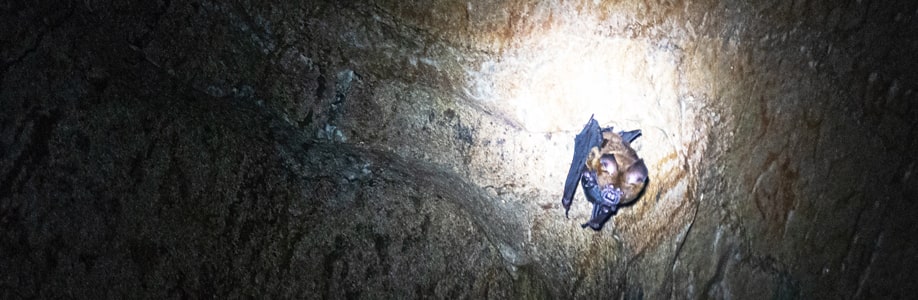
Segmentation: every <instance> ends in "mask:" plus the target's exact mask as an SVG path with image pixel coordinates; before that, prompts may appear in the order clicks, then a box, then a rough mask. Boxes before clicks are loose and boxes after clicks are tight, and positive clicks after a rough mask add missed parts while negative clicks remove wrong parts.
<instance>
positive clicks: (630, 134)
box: [618, 129, 641, 144]
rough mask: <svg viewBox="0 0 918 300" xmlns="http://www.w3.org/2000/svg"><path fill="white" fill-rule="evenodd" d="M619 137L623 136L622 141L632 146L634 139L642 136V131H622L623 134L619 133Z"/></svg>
mask: <svg viewBox="0 0 918 300" xmlns="http://www.w3.org/2000/svg"><path fill="white" fill-rule="evenodd" d="M618 135H621V136H622V140H623V141H626V142H628V143H629V144H630V143H631V142H633V141H634V139H637V138H638V137H639V136H641V130H640V129H636V130H632V131H622V132H619V133H618Z"/></svg>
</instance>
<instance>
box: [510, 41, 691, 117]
mask: <svg viewBox="0 0 918 300" xmlns="http://www.w3.org/2000/svg"><path fill="white" fill-rule="evenodd" d="M570 31H571V30H570V29H568V30H559V31H557V32H550V33H546V34H543V35H536V36H534V37H533V38H532V40H531V41H530V44H529V45H524V46H521V47H519V48H517V49H515V50H513V51H511V52H510V53H508V54H507V55H505V57H504V59H503V62H502V65H501V66H500V67H499V68H498V70H497V71H496V73H495V74H494V77H493V80H494V82H493V86H494V87H495V88H496V89H497V90H498V91H499V93H500V94H502V95H501V96H503V97H502V98H504V99H505V100H506V104H507V105H509V106H510V110H511V111H512V112H513V114H514V115H515V117H516V118H517V120H518V121H519V122H520V123H521V124H522V126H523V127H524V128H525V129H526V130H527V131H530V132H558V131H576V130H579V129H580V127H581V126H583V123H584V122H585V120H586V119H587V118H589V116H590V115H595V116H596V119H597V120H599V121H600V123H602V124H604V125H621V126H637V125H639V124H642V125H646V124H647V123H648V121H649V123H651V124H653V123H660V122H667V121H676V120H675V119H673V118H671V117H673V116H672V115H667V116H662V118H661V116H659V115H658V114H659V113H660V112H661V111H660V109H659V108H660V106H661V105H668V106H670V107H665V109H664V111H663V113H666V114H669V113H670V112H676V113H677V114H678V107H679V104H678V103H677V102H676V91H675V89H676V86H677V85H676V79H677V76H676V74H677V72H676V65H675V63H672V64H670V63H667V62H668V61H675V59H674V58H673V57H672V53H669V52H666V51H665V50H660V49H656V47H654V46H652V45H649V44H648V43H649V42H648V41H646V40H631V39H627V38H620V37H608V36H600V35H598V34H594V33H580V32H570ZM654 125H656V126H658V127H663V128H665V127H669V126H671V125H672V124H654Z"/></svg>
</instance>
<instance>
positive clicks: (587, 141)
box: [561, 116, 602, 215]
mask: <svg viewBox="0 0 918 300" xmlns="http://www.w3.org/2000/svg"><path fill="white" fill-rule="evenodd" d="M601 144H602V133H601V131H600V128H599V122H596V120H595V119H593V116H590V120H589V121H588V122H587V124H586V125H585V126H583V130H581V131H580V133H579V134H577V137H575V138H574V158H573V160H571V168H570V170H569V171H568V172H567V179H566V180H565V181H564V194H563V195H562V196H561V204H562V205H563V206H564V213H565V215H566V214H567V211H568V210H570V207H571V202H572V201H573V199H574V193H575V192H576V191H577V185H578V183H579V182H580V173H581V172H583V170H584V168H586V159H587V156H588V155H589V154H590V149H592V148H593V147H598V146H600V145H601Z"/></svg>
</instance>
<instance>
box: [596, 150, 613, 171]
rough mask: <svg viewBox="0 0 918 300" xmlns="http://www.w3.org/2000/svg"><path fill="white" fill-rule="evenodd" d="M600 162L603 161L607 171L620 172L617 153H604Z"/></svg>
mask: <svg viewBox="0 0 918 300" xmlns="http://www.w3.org/2000/svg"><path fill="white" fill-rule="evenodd" d="M599 162H601V163H602V166H603V167H604V169H605V170H606V172H609V174H614V173H615V172H618V162H616V161H615V155H612V154H608V153H606V154H603V155H602V156H601V157H600V158H599Z"/></svg>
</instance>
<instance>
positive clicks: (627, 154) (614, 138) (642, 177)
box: [586, 131, 647, 203]
mask: <svg viewBox="0 0 918 300" xmlns="http://www.w3.org/2000/svg"><path fill="white" fill-rule="evenodd" d="M602 139H603V140H602V147H593V149H592V150H590V154H589V156H587V162H586V164H587V168H588V169H589V170H590V171H593V172H596V182H597V184H599V186H600V188H603V189H604V188H606V187H608V186H610V185H611V186H613V187H617V188H619V189H621V190H622V199H621V203H628V202H630V201H633V200H634V199H635V198H637V196H638V194H640V192H641V190H642V189H644V185H645V183H646V178H647V166H645V165H644V160H643V159H641V158H640V157H638V156H637V152H635V151H634V149H632V148H631V145H630V144H629V143H628V142H626V141H624V140H622V137H621V135H619V134H618V133H615V132H611V131H607V132H603V133H602ZM605 154H610V155H612V156H613V157H614V158H615V161H614V162H613V164H614V168H612V169H611V171H612V172H611V173H609V172H607V171H606V170H605V168H603V164H602V156H603V155H605Z"/></svg>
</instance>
